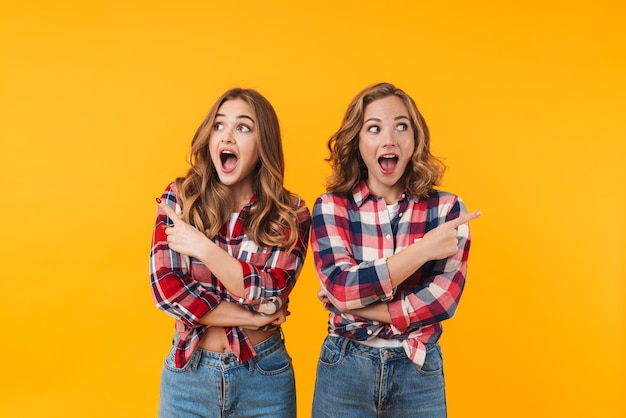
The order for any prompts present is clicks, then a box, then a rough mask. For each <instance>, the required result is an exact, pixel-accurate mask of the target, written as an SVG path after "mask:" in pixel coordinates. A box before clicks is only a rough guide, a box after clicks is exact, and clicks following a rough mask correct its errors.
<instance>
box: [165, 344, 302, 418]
mask: <svg viewBox="0 0 626 418" xmlns="http://www.w3.org/2000/svg"><path fill="white" fill-rule="evenodd" d="M177 339H178V337H177ZM176 342H177V341H174V343H173V345H172V350H171V351H170V353H169V355H168V356H167V358H166V360H165V364H164V366H163V371H162V374H161V397H160V401H159V417H161V418H173V417H176V418H187V417H196V418H197V417H207V418H208V417H211V418H213V417H277V418H282V417H284V418H293V417H295V416H296V388H295V380H294V372H293V366H292V363H291V357H289V354H288V353H287V350H286V349H285V345H284V342H283V340H282V338H281V334H280V332H276V334H274V335H273V336H272V337H270V338H268V339H267V340H265V341H263V342H261V343H260V344H257V345H255V346H254V348H255V351H256V353H257V355H256V356H255V357H253V358H252V359H250V360H248V361H246V362H243V363H242V362H239V361H237V358H236V357H235V356H234V355H233V354H232V353H214V352H211V351H206V350H202V349H196V351H195V352H194V353H193V354H192V357H191V360H190V361H189V362H188V363H187V364H186V365H185V366H184V367H183V368H176V367H175V363H174V350H175V347H176Z"/></svg>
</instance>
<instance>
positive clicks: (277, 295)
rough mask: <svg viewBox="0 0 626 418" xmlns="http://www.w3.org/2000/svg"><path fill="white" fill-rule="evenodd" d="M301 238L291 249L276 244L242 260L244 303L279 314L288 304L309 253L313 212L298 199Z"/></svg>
mask: <svg viewBox="0 0 626 418" xmlns="http://www.w3.org/2000/svg"><path fill="white" fill-rule="evenodd" d="M296 214H297V227H298V240H297V241H296V244H295V247H294V248H293V249H291V250H289V249H288V248H282V247H273V248H271V249H270V250H269V251H264V252H257V253H252V254H250V257H249V259H250V261H244V260H242V259H241V258H239V259H238V261H239V263H240V264H241V268H242V270H243V280H244V287H245V292H246V294H245V298H239V299H236V300H237V301H238V302H239V303H240V304H242V305H244V306H248V307H250V308H251V309H253V310H255V311H257V312H259V313H262V314H265V315H272V314H274V313H276V312H277V311H278V310H279V309H280V308H281V306H283V305H284V304H285V303H287V299H288V298H289V294H290V293H291V291H292V290H293V287H294V285H295V283H296V280H297V278H298V276H299V275H300V271H301V270H302V265H303V263H304V258H305V256H306V252H307V248H308V243H309V229H310V226H311V214H310V212H309V210H308V208H307V207H306V205H305V203H304V201H302V200H300V199H298V201H297V202H296Z"/></svg>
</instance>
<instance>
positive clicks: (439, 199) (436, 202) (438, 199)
mask: <svg viewBox="0 0 626 418" xmlns="http://www.w3.org/2000/svg"><path fill="white" fill-rule="evenodd" d="M426 201H427V204H426V206H427V207H428V208H429V209H432V210H436V211H437V212H438V213H439V216H449V215H450V214H455V213H460V212H461V213H465V212H467V210H466V208H465V203H464V202H463V200H462V199H461V198H460V197H459V196H458V195H456V194H454V193H450V192H447V191H444V190H433V191H432V192H430V193H429V195H428V197H427V198H426Z"/></svg>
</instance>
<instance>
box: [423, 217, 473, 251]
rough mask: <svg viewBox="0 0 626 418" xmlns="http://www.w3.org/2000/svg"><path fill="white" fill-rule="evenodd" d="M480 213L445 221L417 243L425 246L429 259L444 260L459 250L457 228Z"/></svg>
mask: <svg viewBox="0 0 626 418" xmlns="http://www.w3.org/2000/svg"><path fill="white" fill-rule="evenodd" d="M480 215H481V213H480V212H473V213H469V214H465V215H461V216H459V217H458V218H456V219H453V220H451V221H448V222H445V223H443V224H441V225H439V226H438V227H437V228H435V229H432V230H430V231H428V232H427V233H426V234H425V235H424V237H423V238H422V239H421V240H420V241H417V242H416V244H419V245H420V246H423V249H424V251H425V252H426V256H427V258H428V259H429V260H442V259H444V258H448V257H451V256H453V255H454V254H456V253H457V252H458V251H459V239H458V238H459V236H458V231H457V228H458V227H459V226H461V225H463V224H464V223H467V222H469V221H471V220H472V219H476V218H478V217H479V216H480Z"/></svg>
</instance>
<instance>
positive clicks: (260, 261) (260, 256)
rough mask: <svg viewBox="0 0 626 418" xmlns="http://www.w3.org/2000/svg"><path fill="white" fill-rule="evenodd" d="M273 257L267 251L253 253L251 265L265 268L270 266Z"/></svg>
mask: <svg viewBox="0 0 626 418" xmlns="http://www.w3.org/2000/svg"><path fill="white" fill-rule="evenodd" d="M271 255H272V253H270V252H267V251H264V252H260V253H252V254H250V264H252V265H254V266H256V267H265V266H266V265H267V264H268V261H269V259H270V256H271Z"/></svg>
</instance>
